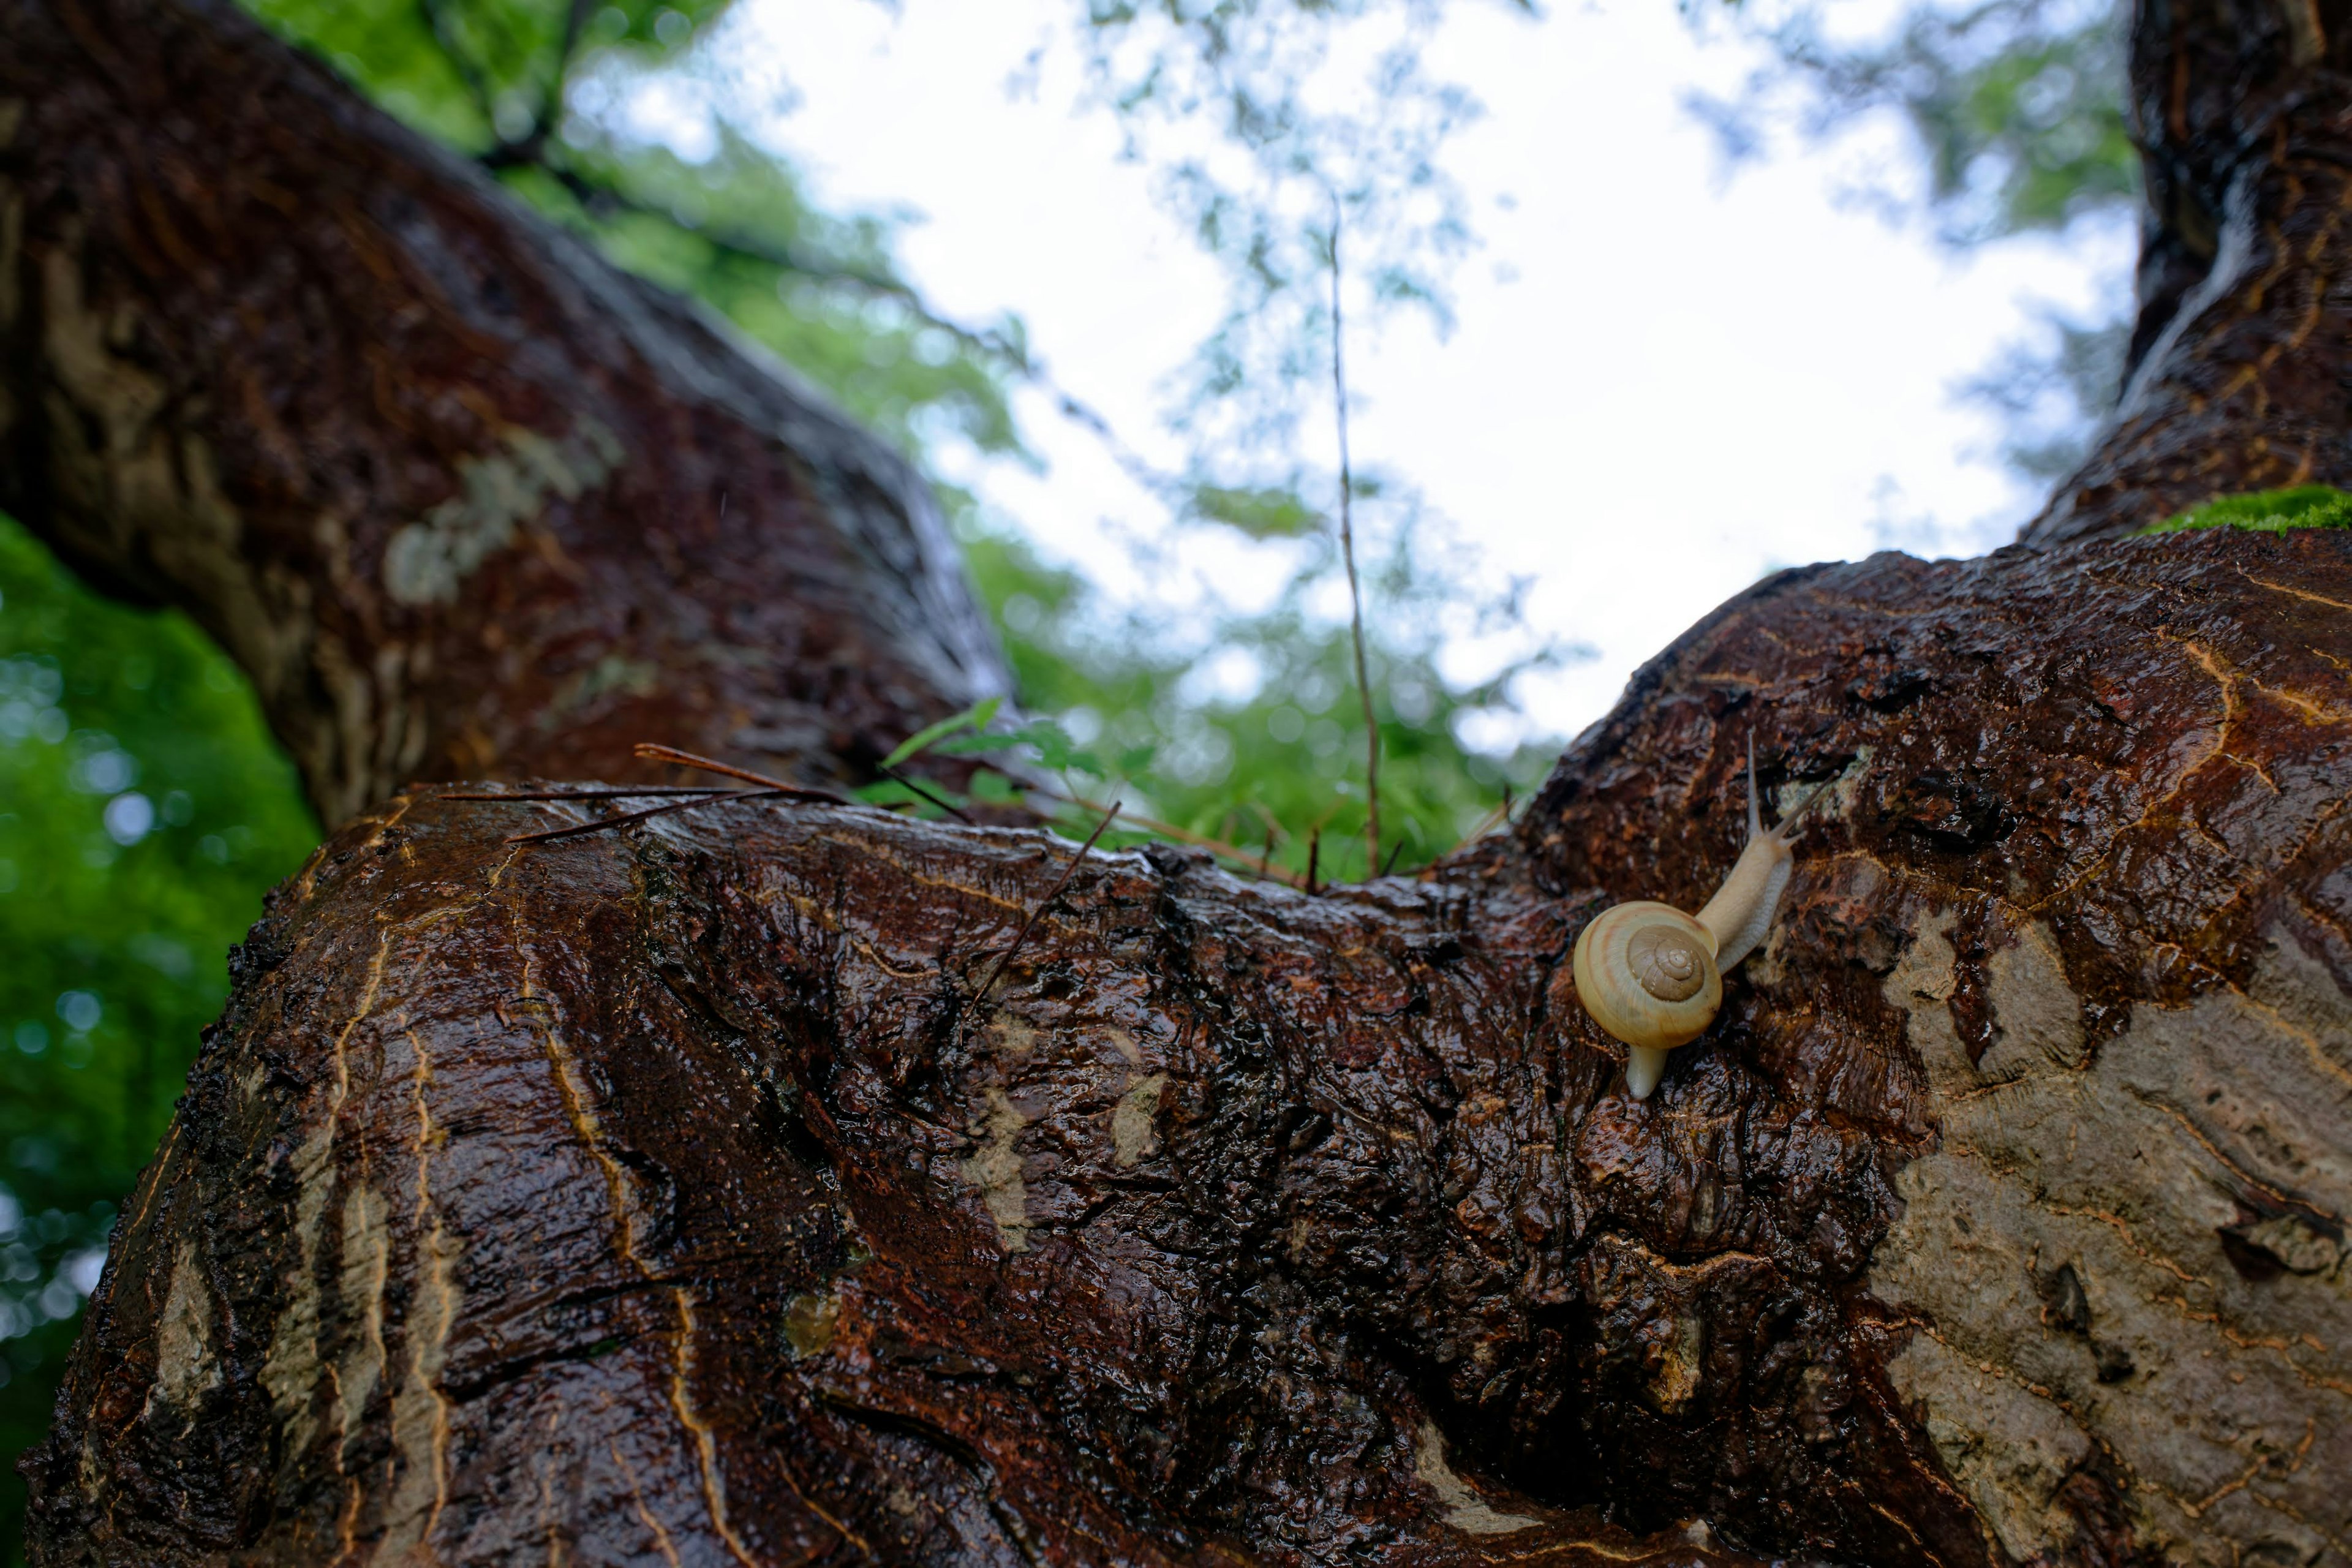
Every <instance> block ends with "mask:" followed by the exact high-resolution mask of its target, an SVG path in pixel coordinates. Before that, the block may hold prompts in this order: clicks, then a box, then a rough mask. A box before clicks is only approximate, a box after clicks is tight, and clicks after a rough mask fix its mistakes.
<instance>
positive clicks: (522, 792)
mask: <svg viewBox="0 0 2352 1568" xmlns="http://www.w3.org/2000/svg"><path fill="white" fill-rule="evenodd" d="M731 793H732V792H731V791H729V790H724V789H713V788H710V787H709V786H708V785H700V784H696V785H688V784H648V785H646V787H645V788H643V789H515V790H506V791H503V792H499V793H492V792H490V791H487V790H486V791H479V792H473V791H468V792H465V793H459V792H457V791H452V792H451V793H449V794H447V795H443V796H442V797H441V798H442V799H443V800H646V799H651V798H654V797H656V796H660V795H728V794H731Z"/></svg>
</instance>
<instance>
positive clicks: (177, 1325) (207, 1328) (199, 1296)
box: [140, 1242, 221, 1420]
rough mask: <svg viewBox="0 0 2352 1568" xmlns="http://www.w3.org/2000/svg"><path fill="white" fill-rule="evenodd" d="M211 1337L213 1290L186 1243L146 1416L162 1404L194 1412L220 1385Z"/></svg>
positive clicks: (175, 1268)
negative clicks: (205, 1397) (202, 1400)
mask: <svg viewBox="0 0 2352 1568" xmlns="http://www.w3.org/2000/svg"><path fill="white" fill-rule="evenodd" d="M220 1384H221V1367H220V1361H219V1359H218V1358H217V1357H216V1356H215V1354H214V1353H213V1297H212V1291H211V1289H210V1288H209V1287H207V1286H206V1285H205V1276H204V1270H203V1269H202V1268H198V1267H197V1265H196V1248H195V1244H194V1243H193V1242H183V1243H182V1244H181V1246H180V1253H179V1257H178V1258H176V1259H174V1260H173V1264H172V1283H171V1285H170V1286H169V1287H168V1288H167V1289H166V1290H165V1291H164V1295H163V1320H162V1321H161V1322H159V1323H158V1324H157V1325H156V1329H155V1382H154V1384H152V1386H151V1387H150V1388H149V1389H148V1391H147V1403H146V1406H145V1408H144V1409H142V1411H141V1413H140V1415H141V1418H142V1420H143V1419H145V1418H146V1415H147V1414H148V1412H150V1411H152V1409H153V1408H154V1407H155V1406H156V1405H163V1407H164V1408H165V1409H166V1410H169V1411H171V1412H173V1414H175V1415H179V1416H180V1417H181V1419H183V1420H189V1419H192V1418H193V1417H194V1415H195V1407H196V1402H197V1401H198V1400H199V1399H201V1398H203V1397H204V1396H205V1394H209V1393H211V1392H212V1391H213V1390H214V1389H215V1388H218V1387H219V1386H220Z"/></svg>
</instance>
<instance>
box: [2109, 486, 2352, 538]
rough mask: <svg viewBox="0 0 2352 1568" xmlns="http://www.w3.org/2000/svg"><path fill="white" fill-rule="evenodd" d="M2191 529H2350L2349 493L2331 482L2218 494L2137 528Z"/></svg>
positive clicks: (2351, 503) (2161, 530) (2351, 508)
mask: <svg viewBox="0 0 2352 1568" xmlns="http://www.w3.org/2000/svg"><path fill="white" fill-rule="evenodd" d="M2192 528H2243V529H2250V530H2252V531H2254V532H2257V533H2284V532H2285V531H2287V530H2288V529H2290V528H2352V495H2347V494H2346V493H2345V492H2344V491H2342V490H2339V489H2336V487H2335V486H2333V485H2297V486H2295V487H2294V489H2284V490H2256V491H2254V492H2253V493H2252V495H2242V496H2221V497H2220V498H2218V499H2216V500H2209V501H2207V502H2206V503H2205V504H2204V505H2203V506H2197V507H2191V508H2189V510H2187V511H2184V512H2182V513H2180V514H2179V516H2178V517H2168V518H2166V519H2165V520H2164V521H2162V522H2158V523H2153V524H2151V525H2149V526H2148V527H2147V528H2143V529H2141V530H2140V531H2141V532H2142V533H2180V532H2184V531H2187V530H2189V529H2192Z"/></svg>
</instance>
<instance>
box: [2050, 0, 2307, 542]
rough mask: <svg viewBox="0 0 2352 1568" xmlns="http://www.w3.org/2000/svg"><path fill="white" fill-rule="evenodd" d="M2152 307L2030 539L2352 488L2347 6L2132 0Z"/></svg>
mask: <svg viewBox="0 0 2352 1568" xmlns="http://www.w3.org/2000/svg"><path fill="white" fill-rule="evenodd" d="M2130 73H2131V74H2130V82H2129V90H2128V94H2127V97H2126V109H2127V111H2128V114H2129V116H2130V121H2131V127H2132V132H2133V135H2134V139H2135V140H2136V141H2137V143H2138V145H2139V146H2140V148H2141V149H2142V159H2141V163H2142V168H2143V170H2144V171H2145V175H2146V179H2147V195H2148V200H2147V208H2146V211H2145V213H2144V216H2143V220H2142V244H2141V251H2140V263H2139V297H2140V310H2139V319H2138V321H2137V325H2136V327H2135V329H2134V331H2133V334H2132V342H2131V350H2130V356H2129V363H2128V364H2127V366H2126V381H2125V386H2124V392H2123V396H2122V399H2121V402H2120V405H2119V406H2118V408H2117V410H2116V415H2115V416H2114V419H2113V421H2112V424H2111V427H2110V428H2109V429H2108V430H2107V431H2106V432H2105V437H2104V438H2103V439H2102V440H2101V441H2100V442H2099V444H2098V445H2097V447H2095V450H2094V451H2093V452H2092V454H2091V457H2090V458H2089V459H2088V460H2087V461H2086V462H2085V463H2084V465H2083V467H2082V468H2080V469H2079V470H2077V471H2076V472H2075V473H2074V475H2072V476H2071V477H2070V478H2068V479H2065V480H2064V481H2063V482H2062V483H2061V484H2060V485H2059V486H2058V488H2057V489H2056V491H2055V493H2054V494H2053V496H2052V498H2051V500H2050V504H2049V506H2048V507H2047V508H2045V509H2044V510H2043V511H2042V515H2041V516H2040V517H2038V518H2036V519H2035V520H2034V521H2032V523H2031V524H2029V525H2028V526H2027V528H2026V530H2025V534H2024V537H2025V538H2026V540H2027V541H2028V542H2034V543H2050V542H2057V541H2061V540H2072V539H2116V538H2122V537H2124V536H2126V535H2128V534H2130V533H2132V532H2133V531H2136V530H2138V529H2141V528H2145V527H2147V525H2148V524H2149V523H2152V522H2158V521H2163V520H2164V519H2165V518H2167V517H2169V516H2172V515H2173V514H2174V513H2176V512H2179V511H2181V510H2186V509H2187V508H2189V507H2192V506H2195V505H2197V504H2199V503H2200V502H2202V501H2206V500H2211V499H2212V498H2213V497H2215V496H2220V495H2235V494H2242V493H2244V492H2246V491H2250V490H2263V489H2278V488H2281V487H2283V486H2288V485H2299V484H2307V483H2317V484H2332V485H2336V486H2338V487H2341V488H2345V489H2352V421H2347V419H2346V417H2345V410H2346V397H2347V388H2352V289H2347V286H2346V278H2347V271H2352V231H2347V224H2346V218H2347V215H2352V5H2347V4H2345V3H2344V0H2274V3H2272V0H2256V3H2252V4H2248V3H2245V0H2136V4H2135V5H2134V7H2133V26H2132V40H2131V66H2130Z"/></svg>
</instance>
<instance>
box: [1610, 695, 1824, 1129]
mask: <svg viewBox="0 0 2352 1568" xmlns="http://www.w3.org/2000/svg"><path fill="white" fill-rule="evenodd" d="M1832 782H1834V781H1832ZM1829 787H1830V786H1829V785H1828V784H1822V786H1821V788H1819V789H1816V790H1814V791H1813V793H1812V794H1811V795H1807V796H1806V797H1805V798H1804V801H1803V802H1802V803H1801V805H1798V807H1797V809H1796V810H1794V811H1792V812H1790V814H1789V815H1788V816H1784V817H1782V818H1781V819H1780V822H1779V823H1778V824H1777V825H1776V826H1773V827H1772V828H1771V829H1770V830H1769V831H1767V830H1766V828H1765V826H1764V823H1763V820H1762V811H1761V808H1760V806H1759V802H1758V800H1757V794H1756V742H1755V738H1754V737H1753V736H1750V737H1749V739H1748V847H1746V848H1744V849H1742V850H1741V851H1740V852H1739V859H1738V862H1737V863H1736V864H1734V865H1733V867H1732V868H1731V875H1730V876H1728V877H1727V878H1725V879H1724V882H1723V886H1722V887H1721V888H1719V889H1717V890H1716V894H1715V897H1713V898H1712V899H1709V900H1707V901H1706V908H1705V909H1703V910H1699V912H1698V915H1697V917H1696V919H1694V918H1693V917H1691V916H1689V915H1686V914H1685V913H1683V912H1682V911H1681V910H1677V909H1675V908H1674V907H1673V906H1672V905H1669V904H1654V903H1648V902H1636V903H1630V904H1619V905H1617V906H1616V907H1615V908H1614V909H1610V910H1602V911H1601V915H1600V917H1599V918H1598V919H1596V920H1595V921H1593V922H1592V923H1591V925H1589V926H1586V927H1585V928H1584V934H1583V935H1581V936H1580V937H1578V938H1577V939H1576V958H1575V961H1574V963H1575V973H1576V994H1577V995H1578V996H1579V997H1580V998H1581V999H1582V1001H1583V1003H1584V1009H1585V1011H1586V1012H1588V1013H1590V1014H1591V1015H1592V1021H1593V1022H1594V1023H1596V1024H1599V1025H1600V1026H1601V1027H1602V1028H1604V1029H1606V1030H1608V1031H1609V1032H1610V1033H1611V1034H1612V1035H1613V1036H1615V1037H1617V1038H1618V1039H1620V1040H1622V1041H1623V1042H1624V1043H1625V1046H1626V1047H1627V1051H1628V1055H1627V1057H1626V1061H1625V1087H1626V1088H1627V1089H1631V1090H1632V1091H1633V1098H1634V1099H1636V1100H1646V1099H1648V1098H1649V1095H1650V1091H1651V1090H1652V1089H1655V1088H1657V1087H1658V1078H1659V1076H1660V1075H1661V1074H1663V1073H1664V1071H1665V1070H1666V1053H1667V1052H1668V1051H1670V1050H1672V1049H1674V1048H1675V1047H1676V1046H1681V1045H1687V1044H1689V1043H1690V1042H1691V1041H1693V1040H1695V1039H1696V1038H1698V1037H1699V1036H1700V1035H1701V1034H1703V1033H1705V1032H1706V1026H1707V1025H1709V1024H1710V1023H1713V1022H1714V1021H1715V1010H1716V1009H1717V1007H1719V1006H1721V1005H1723V972H1724V971H1725V970H1727V969H1729V968H1730V967H1731V966H1732V965H1733V964H1736V963H1738V962H1739V961H1740V960H1741V959H1743V958H1746V957H1747V956H1748V954H1749V953H1751V952H1754V951H1756V949H1757V947H1758V946H1759V944H1760V943H1761V942H1763V941H1764V937H1765V934H1766V933H1767V932H1769V931H1770V930H1771V929H1772V914H1773V911H1774V910H1778V909H1779V908H1780V895H1781V894H1782V893H1783V892H1785V891H1787V890H1788V886H1789V875H1790V869H1791V861H1792V859H1793V857H1794V854H1795V852H1794V851H1793V850H1792V849H1791V848H1790V845H1792V844H1794V843H1795V842H1796V830H1797V819H1798V818H1799V817H1801V816H1804V815H1805V813H1806V811H1807V810H1808V809H1810V808H1811V805H1812V804H1813V802H1815V801H1817V800H1819V799H1821V797H1822V791H1824V790H1827V789H1828V788H1829Z"/></svg>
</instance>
